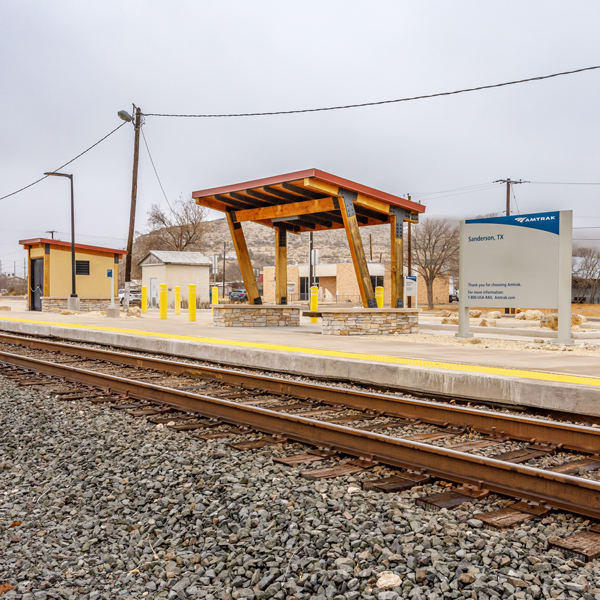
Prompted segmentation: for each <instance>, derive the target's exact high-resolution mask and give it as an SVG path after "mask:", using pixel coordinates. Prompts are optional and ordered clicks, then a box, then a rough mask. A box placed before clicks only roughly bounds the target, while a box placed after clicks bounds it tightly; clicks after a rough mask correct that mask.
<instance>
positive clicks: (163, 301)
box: [160, 283, 167, 319]
mask: <svg viewBox="0 0 600 600" xmlns="http://www.w3.org/2000/svg"><path fill="white" fill-rule="evenodd" d="M160 318H161V319H166V318H167V284H166V283H161V284H160Z"/></svg>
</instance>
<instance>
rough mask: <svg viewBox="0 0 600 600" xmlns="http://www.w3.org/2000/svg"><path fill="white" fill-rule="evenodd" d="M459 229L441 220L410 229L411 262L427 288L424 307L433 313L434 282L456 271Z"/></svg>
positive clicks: (428, 220)
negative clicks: (411, 236)
mask: <svg viewBox="0 0 600 600" xmlns="http://www.w3.org/2000/svg"><path fill="white" fill-rule="evenodd" d="M458 248H459V226H458V224H457V223H453V222H451V221H445V220H442V219H424V220H423V222H422V223H420V224H419V225H417V226H415V227H414V229H413V241H412V249H413V262H414V263H415V265H416V266H417V270H418V272H419V275H420V276H421V277H422V278H423V281H424V282H425V286H426V287H427V306H428V308H429V309H430V310H432V309H433V282H434V281H435V280H436V279H437V278H438V277H440V276H442V275H444V274H446V273H448V272H451V271H453V270H455V268H456V263H457V262H458Z"/></svg>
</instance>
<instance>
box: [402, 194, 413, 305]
mask: <svg viewBox="0 0 600 600" xmlns="http://www.w3.org/2000/svg"><path fill="white" fill-rule="evenodd" d="M408 201H409V202H410V194H408ZM407 262H408V265H407V274H408V275H412V223H411V222H410V221H409V222H408V261H407ZM402 276H403V277H404V273H403V274H402ZM406 305H407V308H412V296H408V297H407V298H406Z"/></svg>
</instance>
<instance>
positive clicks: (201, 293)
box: [139, 250, 212, 306]
mask: <svg viewBox="0 0 600 600" xmlns="http://www.w3.org/2000/svg"><path fill="white" fill-rule="evenodd" d="M139 264H140V266H141V267H142V285H144V286H146V288H147V290H148V303H149V304H150V306H158V299H159V291H160V284H161V283H166V284H167V290H168V294H169V295H168V303H169V306H173V305H174V303H175V286H177V285H178V286H179V287H180V288H181V300H182V302H183V301H184V300H185V301H186V302H187V297H188V285H189V284H191V283H192V284H195V285H196V299H197V300H198V301H199V302H208V301H209V287H210V267H211V265H212V261H211V260H210V259H209V258H207V257H206V256H204V254H202V253H200V252H173V251H169V250H150V252H148V254H147V255H146V256H145V257H144V258H143V259H142V260H141V261H140V262H139Z"/></svg>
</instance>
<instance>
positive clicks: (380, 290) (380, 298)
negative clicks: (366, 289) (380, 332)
mask: <svg viewBox="0 0 600 600" xmlns="http://www.w3.org/2000/svg"><path fill="white" fill-rule="evenodd" d="M375 300H376V301H377V308H383V288H382V287H381V286H380V285H378V286H377V287H376V288H375Z"/></svg>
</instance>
